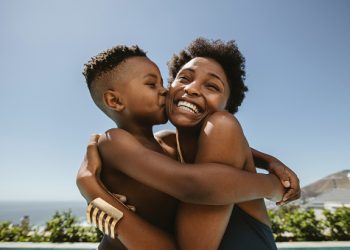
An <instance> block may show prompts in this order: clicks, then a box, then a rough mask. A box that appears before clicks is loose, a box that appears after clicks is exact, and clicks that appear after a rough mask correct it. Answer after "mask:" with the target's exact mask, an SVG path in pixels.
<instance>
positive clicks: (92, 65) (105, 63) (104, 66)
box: [83, 45, 147, 119]
mask: <svg viewBox="0 0 350 250" xmlns="http://www.w3.org/2000/svg"><path fill="white" fill-rule="evenodd" d="M134 56H143V57H147V55H146V52H144V51H143V50H142V49H140V48H139V47H138V46H137V45H133V46H130V47H129V46H125V45H118V46H114V47H112V48H110V49H107V50H105V51H103V52H101V53H99V54H98V55H96V56H94V57H92V58H91V60H90V61H88V62H87V63H86V64H84V70H83V75H84V76H85V80H86V83H87V85H88V88H89V91H90V94H91V97H92V99H93V100H94V102H95V103H96V105H97V106H98V107H99V108H100V109H101V110H102V111H103V112H104V113H105V114H106V115H108V116H109V117H111V116H110V114H109V112H108V110H107V108H106V107H105V105H104V103H103V91H104V90H105V88H106V86H105V85H106V84H108V83H102V82H98V81H96V80H97V79H98V78H100V77H101V76H103V75H104V74H106V73H110V72H111V71H112V70H114V69H115V68H116V67H117V66H118V65H119V64H120V63H122V62H123V61H125V60H126V59H128V58H130V57H134ZM111 118H112V117H111ZM112 119H113V118H112Z"/></svg>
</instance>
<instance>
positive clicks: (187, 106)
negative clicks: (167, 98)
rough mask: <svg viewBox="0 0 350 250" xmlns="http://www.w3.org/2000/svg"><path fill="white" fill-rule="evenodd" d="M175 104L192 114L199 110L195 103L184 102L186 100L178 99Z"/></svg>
mask: <svg viewBox="0 0 350 250" xmlns="http://www.w3.org/2000/svg"><path fill="white" fill-rule="evenodd" d="M177 106H178V107H179V108H181V109H184V110H186V111H190V112H192V113H194V114H197V113H198V112H199V109H198V107H197V106H196V105H194V104H192V103H189V102H186V101H179V102H178V103H177Z"/></svg>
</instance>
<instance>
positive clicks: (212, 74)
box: [208, 73, 225, 87]
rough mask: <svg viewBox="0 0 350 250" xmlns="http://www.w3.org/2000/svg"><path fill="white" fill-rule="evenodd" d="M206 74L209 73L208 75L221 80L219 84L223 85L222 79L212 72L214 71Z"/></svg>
mask: <svg viewBox="0 0 350 250" xmlns="http://www.w3.org/2000/svg"><path fill="white" fill-rule="evenodd" d="M208 74H209V75H210V76H212V77H214V78H216V79H218V80H219V81H220V82H221V84H222V85H223V86H224V87H225V84H224V81H223V80H222V79H221V78H220V76H218V75H217V74H214V73H208Z"/></svg>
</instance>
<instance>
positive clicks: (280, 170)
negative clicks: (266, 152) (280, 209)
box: [268, 159, 301, 205]
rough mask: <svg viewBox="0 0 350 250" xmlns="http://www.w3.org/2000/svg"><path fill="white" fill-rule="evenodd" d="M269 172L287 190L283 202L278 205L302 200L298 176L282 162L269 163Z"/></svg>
mask: <svg viewBox="0 0 350 250" xmlns="http://www.w3.org/2000/svg"><path fill="white" fill-rule="evenodd" d="M268 171H269V172H270V173H273V174H275V175H276V176H277V177H278V178H279V179H280V181H281V183H282V185H283V186H284V187H285V188H286V192H285V193H284V195H283V198H282V200H281V201H279V202H276V204H277V205H284V204H286V203H288V202H291V201H293V200H296V199H299V198H300V193H301V190H300V184H299V178H298V176H297V175H296V174H295V173H294V172H293V171H292V170H291V169H290V168H288V167H287V166H286V165H284V164H283V163H282V162H281V161H279V160H277V159H276V160H275V161H272V162H270V163H269V166H268Z"/></svg>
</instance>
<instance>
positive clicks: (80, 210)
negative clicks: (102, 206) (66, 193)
mask: <svg viewBox="0 0 350 250" xmlns="http://www.w3.org/2000/svg"><path fill="white" fill-rule="evenodd" d="M85 209H86V203H85V202H84V201H69V202H68V201H37V202H32V201H0V222H3V221H11V222H12V223H13V224H19V223H20V221H21V218H22V217H23V216H25V215H28V216H29V219H30V225H44V224H45V222H47V221H48V220H50V219H51V218H52V216H53V215H54V213H55V212H56V211H59V212H63V211H68V210H71V211H72V213H73V214H74V215H75V216H77V217H79V219H80V220H81V221H82V222H84V221H85Z"/></svg>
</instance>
